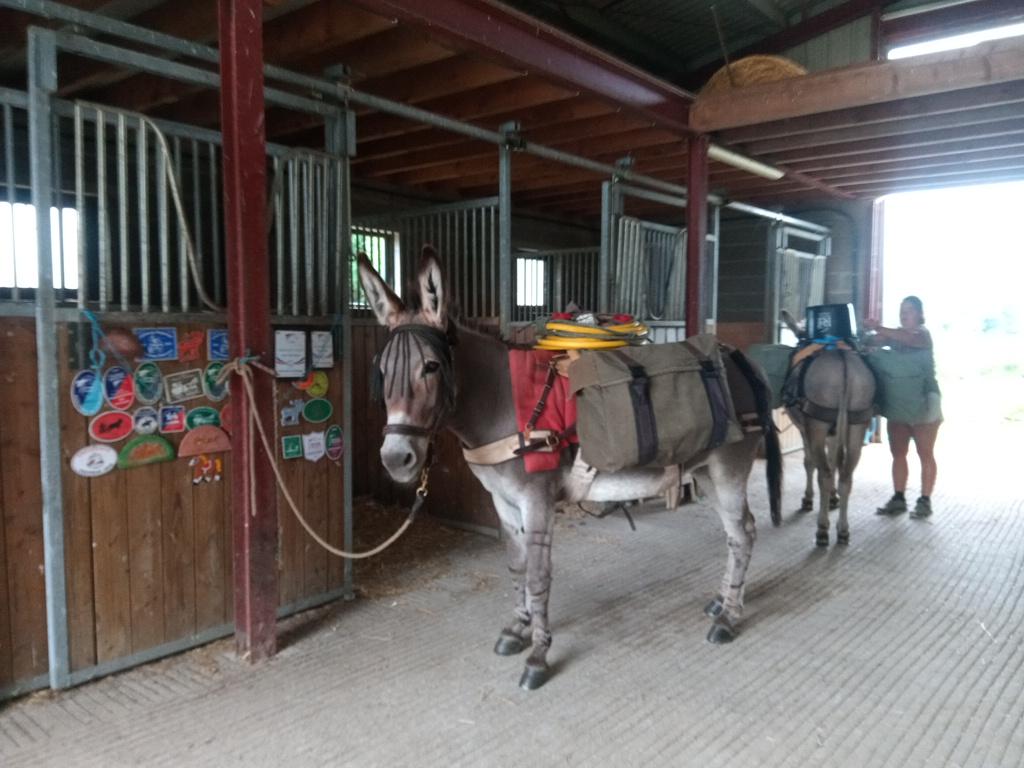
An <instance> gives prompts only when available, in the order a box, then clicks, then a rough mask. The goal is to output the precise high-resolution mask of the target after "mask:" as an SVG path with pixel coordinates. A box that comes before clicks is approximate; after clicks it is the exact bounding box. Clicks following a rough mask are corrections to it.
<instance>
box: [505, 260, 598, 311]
mask: <svg viewBox="0 0 1024 768" xmlns="http://www.w3.org/2000/svg"><path fill="white" fill-rule="evenodd" d="M599 258H600V249H599V248H597V247H593V248H559V249H552V250H538V251H531V250H520V251H516V252H515V254H514V266H513V269H514V273H513V274H514V279H513V284H514V286H515V294H514V299H515V301H514V302H513V307H512V323H513V325H520V324H523V323H532V322H533V321H534V320H536V319H537V318H539V317H544V316H546V315H550V314H551V313H552V312H564V311H566V310H567V309H568V308H569V307H570V306H575V307H577V308H579V309H581V310H589V311H593V310H595V309H596V308H597V293H598V289H597V286H598V261H599Z"/></svg>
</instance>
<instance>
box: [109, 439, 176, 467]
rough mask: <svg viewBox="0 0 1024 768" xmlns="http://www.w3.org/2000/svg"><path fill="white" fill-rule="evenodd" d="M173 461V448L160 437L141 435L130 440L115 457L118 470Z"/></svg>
mask: <svg viewBox="0 0 1024 768" xmlns="http://www.w3.org/2000/svg"><path fill="white" fill-rule="evenodd" d="M173 460H174V446H173V445H171V444H170V443H169V442H167V440H166V438H163V437H160V435H143V436H142V437H135V438H132V440H130V441H129V442H128V445H126V446H125V447H124V448H122V449H121V454H120V455H119V456H118V457H117V466H118V467H119V468H120V469H132V468H133V467H144V466H146V465H147V464H156V463H158V462H161V461H173Z"/></svg>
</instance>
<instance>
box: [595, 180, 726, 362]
mask: <svg viewBox="0 0 1024 768" xmlns="http://www.w3.org/2000/svg"><path fill="white" fill-rule="evenodd" d="M629 198H636V199H642V200H647V201H651V202H657V203H660V204H663V205H666V206H669V207H672V208H676V209H677V210H680V211H682V210H683V209H685V207H686V200H687V199H686V197H682V196H676V195H666V194H664V193H661V192H656V191H652V190H647V189H643V188H639V187H636V186H634V185H630V184H624V183H622V182H620V181H618V180H617V179H613V180H611V181H607V182H605V183H604V186H603V188H602V216H601V270H600V271H601V273H602V275H605V276H604V277H602V279H601V282H600V285H601V296H600V297H599V302H600V304H601V306H602V310H603V311H615V312H626V313H629V314H632V315H634V316H635V317H638V318H640V319H642V320H644V321H645V322H646V323H647V324H648V326H649V327H650V328H651V331H652V337H653V338H654V340H655V341H657V342H671V341H677V340H679V339H683V338H685V336H686V335H687V333H688V331H687V329H686V327H685V301H686V281H687V270H686V228H685V227H676V226H672V225H668V224H661V223H658V222H653V221H646V220H642V219H638V218H636V217H633V216H627V215H625V214H624V210H625V203H626V201H627V199H629ZM709 201H710V202H711V206H710V222H709V227H708V232H707V235H706V237H705V244H706V248H705V262H704V268H703V276H704V280H705V285H704V295H705V297H706V299H705V302H704V306H705V309H706V318H705V322H704V326H705V327H703V328H699V329H695V331H694V332H703V331H713V330H714V325H715V321H716V318H717V298H716V297H717V292H718V290H717V287H718V242H719V238H718V233H719V224H718V222H719V216H718V214H719V205H718V203H719V202H720V201H719V200H718V199H717V198H710V199H709Z"/></svg>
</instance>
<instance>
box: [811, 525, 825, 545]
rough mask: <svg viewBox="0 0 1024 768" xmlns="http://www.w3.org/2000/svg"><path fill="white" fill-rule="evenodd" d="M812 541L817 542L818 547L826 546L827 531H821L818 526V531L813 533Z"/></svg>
mask: <svg viewBox="0 0 1024 768" xmlns="http://www.w3.org/2000/svg"><path fill="white" fill-rule="evenodd" d="M814 543H815V544H817V545H818V546H819V547H827V546H828V531H823V530H821V529H820V528H819V529H818V532H817V533H816V534H814Z"/></svg>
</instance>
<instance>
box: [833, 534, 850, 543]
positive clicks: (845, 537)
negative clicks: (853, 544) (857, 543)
mask: <svg viewBox="0 0 1024 768" xmlns="http://www.w3.org/2000/svg"><path fill="white" fill-rule="evenodd" d="M849 543H850V532H849V531H839V533H837V534H836V544H841V545H842V546H844V547H845V546H846V545H847V544H849Z"/></svg>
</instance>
